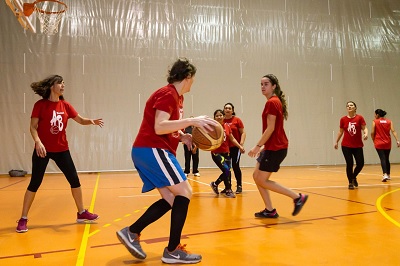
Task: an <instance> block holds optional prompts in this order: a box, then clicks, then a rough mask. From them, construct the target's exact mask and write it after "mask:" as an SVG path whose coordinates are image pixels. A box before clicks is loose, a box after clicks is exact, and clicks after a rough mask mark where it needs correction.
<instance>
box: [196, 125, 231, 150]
mask: <svg viewBox="0 0 400 266" xmlns="http://www.w3.org/2000/svg"><path fill="white" fill-rule="evenodd" d="M210 126H211V127H212V128H213V129H214V130H213V131H210V132H208V133H207V132H206V131H205V130H203V129H202V128H200V127H194V128H193V131H192V141H193V142H194V144H196V146H197V147H198V148H199V149H202V150H204V151H212V150H215V149H217V148H218V147H219V146H221V144H222V142H223V141H224V129H223V128H222V126H221V124H216V125H215V126H214V125H210Z"/></svg>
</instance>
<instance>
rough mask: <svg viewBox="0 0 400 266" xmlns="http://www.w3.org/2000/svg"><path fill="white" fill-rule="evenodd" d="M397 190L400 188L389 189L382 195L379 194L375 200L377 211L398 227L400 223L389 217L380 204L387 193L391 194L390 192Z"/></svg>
mask: <svg viewBox="0 0 400 266" xmlns="http://www.w3.org/2000/svg"><path fill="white" fill-rule="evenodd" d="M397 191H400V188H398V189H395V190H392V191H389V192H387V193H385V194H383V195H382V196H380V197H379V198H378V199H377V200H376V207H377V208H378V211H379V212H380V213H381V214H382V215H383V217H385V218H386V219H388V220H389V221H390V222H391V223H393V224H394V225H396V226H397V227H400V223H399V222H397V221H396V220H395V219H393V218H392V217H390V216H389V215H388V214H387V213H386V212H385V210H384V209H383V208H382V205H381V203H382V199H383V198H384V197H386V196H387V195H389V194H391V193H394V192H397Z"/></svg>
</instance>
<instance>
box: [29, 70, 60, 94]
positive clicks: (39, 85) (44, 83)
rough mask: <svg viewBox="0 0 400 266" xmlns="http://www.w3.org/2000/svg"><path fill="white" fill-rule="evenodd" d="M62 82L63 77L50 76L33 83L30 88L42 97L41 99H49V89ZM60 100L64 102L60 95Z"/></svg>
mask: <svg viewBox="0 0 400 266" xmlns="http://www.w3.org/2000/svg"><path fill="white" fill-rule="evenodd" d="M63 80H64V79H63V77H61V76H59V75H51V76H49V77H47V78H45V79H44V80H41V81H37V82H33V83H32V84H31V88H32V90H33V91H34V92H35V93H36V94H38V95H40V96H42V98H43V99H49V97H50V94H51V87H52V86H53V85H54V84H60V83H61V82H63ZM60 100H64V97H63V96H62V95H61V96H60Z"/></svg>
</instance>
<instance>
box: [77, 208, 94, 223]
mask: <svg viewBox="0 0 400 266" xmlns="http://www.w3.org/2000/svg"><path fill="white" fill-rule="evenodd" d="M97 219H99V216H98V215H97V214H94V213H90V212H88V210H85V211H84V212H82V213H81V214H79V212H78V213H77V219H76V221H77V222H78V223H85V222H89V223H90V222H92V221H96V220H97Z"/></svg>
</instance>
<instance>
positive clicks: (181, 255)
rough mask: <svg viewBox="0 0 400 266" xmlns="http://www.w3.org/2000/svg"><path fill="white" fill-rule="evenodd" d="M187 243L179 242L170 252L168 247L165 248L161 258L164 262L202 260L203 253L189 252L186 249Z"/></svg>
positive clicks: (194, 261)
mask: <svg viewBox="0 0 400 266" xmlns="http://www.w3.org/2000/svg"><path fill="white" fill-rule="evenodd" d="M185 247H186V245H181V244H179V245H178V247H177V248H176V249H175V250H174V251H172V252H169V251H168V249H167V248H165V249H164V254H163V256H162V258H161V260H162V262H164V263H169V264H173V263H185V264H189V263H198V262H200V261H201V255H198V254H189V252H188V251H187V250H186V249H185Z"/></svg>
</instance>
